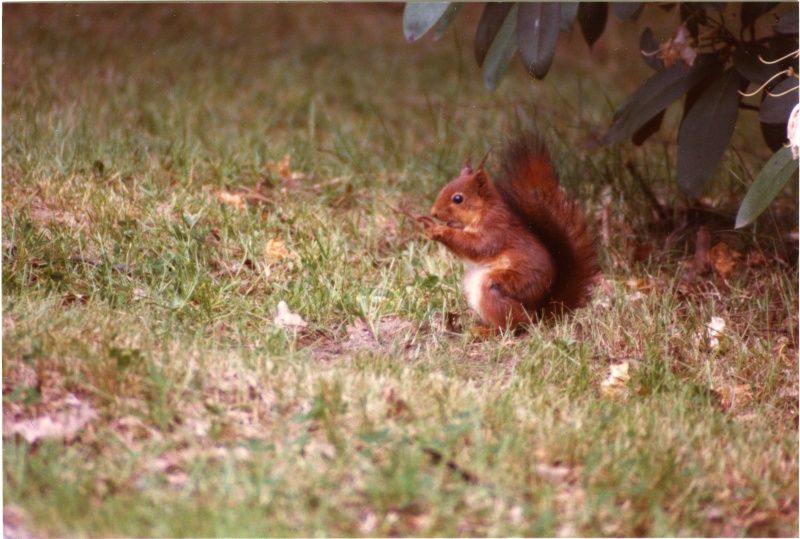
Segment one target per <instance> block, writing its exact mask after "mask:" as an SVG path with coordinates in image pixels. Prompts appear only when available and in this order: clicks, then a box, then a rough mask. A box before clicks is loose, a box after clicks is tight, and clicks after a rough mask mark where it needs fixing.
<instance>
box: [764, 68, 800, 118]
mask: <svg viewBox="0 0 800 539" xmlns="http://www.w3.org/2000/svg"><path fill="white" fill-rule="evenodd" d="M797 84H798V81H797V79H796V78H794V77H789V78H787V79H785V80H784V81H783V82H781V83H780V84H778V85H777V86H775V88H773V89H772V91H770V93H769V94H768V95H767V96H766V97H765V98H764V101H763V102H762V103H761V110H760V111H759V112H758V119H759V120H760V121H762V122H764V123H768V124H780V123H786V121H787V120H788V119H789V113H790V112H792V109H793V108H794V106H795V105H797V102H798V93H797ZM781 94H783V95H781Z"/></svg>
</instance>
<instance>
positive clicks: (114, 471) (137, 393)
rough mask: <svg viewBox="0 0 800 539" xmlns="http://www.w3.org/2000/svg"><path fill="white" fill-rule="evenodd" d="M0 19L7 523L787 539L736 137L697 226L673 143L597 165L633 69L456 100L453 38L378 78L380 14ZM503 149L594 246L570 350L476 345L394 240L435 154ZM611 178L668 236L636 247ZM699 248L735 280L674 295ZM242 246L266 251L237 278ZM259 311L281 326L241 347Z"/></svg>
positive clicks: (186, 530)
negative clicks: (545, 171)
mask: <svg viewBox="0 0 800 539" xmlns="http://www.w3.org/2000/svg"><path fill="white" fill-rule="evenodd" d="M342 10H344V14H342ZM470 13H471V12H470V11H469V10H468V11H467V15H469V14H470ZM3 15H4V17H3V20H4V28H3V30H4V31H3V40H4V43H3V45H4V47H3V51H4V52H3V141H2V144H3V162H2V178H3V179H2V188H3V192H2V250H3V262H2V264H3V343H2V346H3V348H2V351H3V363H2V365H3V401H4V402H3V423H4V438H3V486H4V488H3V501H4V505H5V508H6V509H5V517H6V518H5V521H6V526H18V527H20V528H21V529H23V530H27V531H29V532H30V533H33V534H36V535H38V536H65V535H69V536H312V535H326V536H362V535H366V536H387V535H403V536H408V535H413V536H461V535H491V536H520V535H525V536H531V535H534V536H554V535H618V536H630V535H651V536H665V535H681V536H696V535H700V536H720V535H779V536H790V535H795V534H796V533H797V525H798V519H797V515H798V494H797V492H798V481H797V477H798V449H797V448H798V436H797V434H798V433H797V417H798V416H797V406H798V381H797V368H798V363H797V323H798V315H797V312H798V307H797V305H798V301H797V288H798V279H797V266H796V245H794V246H791V245H789V247H788V248H787V247H786V244H784V243H782V241H781V239H780V237H779V236H776V235H775V234H773V233H771V232H770V230H771V226H770V225H771V224H774V223H777V224H778V228H780V226H783V225H782V223H783V219H784V218H785V214H788V215H789V217H791V216H793V215H796V206H794V205H791V204H789V205H787V204H785V203H784V202H782V201H779V202H778V204H776V209H775V211H774V212H773V213H772V216H771V217H770V216H767V217H765V218H764V219H763V220H762V222H760V223H759V225H758V227H756V228H755V229H748V230H746V231H744V232H734V231H732V230H730V226H731V223H732V222H733V218H732V216H733V215H734V213H735V209H736V203H737V201H738V200H740V199H741V196H742V194H743V193H744V191H745V189H746V187H747V185H748V184H749V181H745V180H747V179H748V178H752V175H753V173H754V172H755V171H757V170H758V168H759V166H760V164H759V163H761V162H763V159H764V157H766V156H767V155H768V151H766V150H765V149H763V148H760V149H759V148H755V149H754V148H752V145H749V143H747V140H749V139H748V134H747V133H737V137H738V139H737V138H735V140H734V143H735V144H739V145H745V146H748V150H747V151H742V152H731V155H730V157H729V158H727V160H726V162H725V166H724V167H723V169H722V170H721V171H720V173H719V175H718V178H717V179H716V182H715V184H714V189H713V191H712V192H710V193H709V195H708V197H707V198H706V199H705V201H704V205H701V206H699V209H698V207H694V208H687V207H686V205H685V204H684V202H683V201H682V199H681V198H680V195H679V194H678V193H677V190H676V186H675V180H674V171H673V170H672V168H671V164H670V163H673V162H674V150H675V148H674V145H672V144H670V142H669V141H670V140H673V139H674V133H672V134H669V133H666V132H665V133H664V134H663V135H661V138H660V139H659V140H658V141H656V142H654V143H652V144H648V145H645V146H644V147H642V148H633V147H632V146H630V145H628V144H626V145H622V146H619V147H614V148H602V147H599V146H597V144H596V141H597V140H598V137H599V135H600V134H602V132H603V130H604V129H605V128H606V127H607V125H608V123H609V119H610V117H611V114H612V113H613V109H614V105H615V104H617V103H619V102H620V101H621V99H623V98H624V96H625V95H626V92H629V91H630V90H631V89H632V87H631V86H630V84H629V83H626V85H622V84H618V83H617V82H616V81H620V80H634V81H635V80H642V79H643V78H644V77H645V76H646V75H647V70H646V68H645V67H644V66H643V64H642V65H641V66H640V65H639V63H638V60H637V61H636V62H631V61H630V59H629V58H628V57H627V56H626V53H623V52H619V51H616V52H615V51H614V49H613V47H611V46H609V47H608V49H607V50H606V52H605V53H603V52H602V51H601V52H598V53H596V54H597V55H598V56H599V57H600V58H598V59H597V61H598V62H599V65H600V67H601V68H600V69H596V70H590V67H591V63H590V62H586V61H585V60H580V61H579V62H572V63H570V62H569V61H568V60H569V57H568V56H567V55H566V54H564V55H563V56H560V57H559V58H557V62H556V66H555V67H554V69H553V71H552V73H551V74H550V75H548V78H547V80H546V81H545V82H543V83H533V82H531V81H530V80H529V79H528V78H527V77H526V76H525V75H524V74H523V73H520V72H519V71H520V70H518V69H513V70H512V72H510V73H509V74H508V76H507V80H505V81H504V82H503V83H502V84H501V86H500V88H499V89H498V90H497V91H496V92H495V94H493V95H491V96H488V95H486V93H485V91H484V90H483V88H482V86H481V82H480V77H479V74H478V71H477V68H476V66H475V65H474V60H473V59H472V57H471V39H472V32H473V28H474V24H475V18H474V16H473V18H472V19H469V17H464V18H463V19H464V20H462V21H461V22H460V23H459V24H457V25H456V27H455V29H454V30H451V31H450V32H449V33H448V34H447V35H446V37H445V38H443V40H442V41H441V42H439V43H435V44H434V43H429V42H427V41H426V42H425V43H421V44H420V43H418V44H414V45H407V44H405V43H404V41H403V38H402V32H401V23H400V16H399V12H398V11H397V10H396V8H394V7H391V6H350V7H342V6H335V7H326V6H289V5H262V6H237V5H225V6H208V5H203V6H178V5H175V6H150V5H147V6H145V5H141V6H116V5H110V6H80V5H79V6H67V5H63V6H41V7H40V6H30V5H8V6H5V7H4V13H3ZM473 15H474V14H473ZM345 23H346V24H345ZM626 31H627V30H626ZM629 33H630V34H631V35H633V36H635V34H636V32H635V31H631V32H629ZM604 39H605V38H604ZM609 39H611V38H609ZM620 39H621V38H620ZM567 45H568V48H567V49H566V50H567V51H571V54H573V55H574V57H576V58H577V57H580V56H585V55H586V49H585V45H583V44H581V43H579V42H578V41H577V40H576V39H575V36H573V40H572V42H571V43H568V44H567ZM559 54H562V53H559ZM559 60H560V61H559ZM598 81H599V82H598ZM598 85H599V89H598ZM673 120H674V119H673ZM673 123H674V122H673ZM531 126H535V127H536V128H537V129H538V130H539V131H541V132H542V133H543V134H544V135H545V136H547V138H548V139H549V140H550V141H551V150H552V153H553V155H554V157H555V160H556V163H557V167H558V169H559V171H560V172H561V174H562V176H563V182H564V184H565V185H566V187H567V188H568V189H569V190H570V192H572V193H574V194H575V195H576V196H577V197H579V198H580V199H581V200H582V202H583V204H584V207H585V208H586V210H587V215H588V216H589V219H590V221H591V223H592V226H593V228H594V229H596V230H598V232H599V233H600V236H601V241H600V249H599V250H600V259H601V264H602V266H603V270H604V274H605V283H604V284H603V285H602V286H600V287H598V289H597V291H596V294H595V298H594V300H593V303H592V305H591V306H590V307H588V308H586V309H583V310H582V311H580V312H579V313H577V314H576V316H575V317H574V318H572V319H571V320H569V321H565V322H561V323H559V324H556V325H551V326H538V327H534V328H532V329H531V331H530V332H529V333H528V334H526V335H524V336H521V337H512V336H510V335H503V336H500V337H499V338H497V339H492V340H488V341H481V340H475V339H473V338H472V337H471V334H470V332H469V329H470V328H471V327H472V326H474V324H475V319H474V316H473V315H472V314H470V313H469V311H468V308H467V306H466V302H465V301H464V299H463V297H462V294H461V291H460V275H461V268H460V265H459V264H458V263H457V262H455V261H454V260H453V259H452V257H451V256H450V255H449V254H447V253H445V252H444V251H442V250H441V249H440V247H439V246H438V245H435V244H432V243H431V242H429V241H427V240H426V239H425V238H424V235H423V234H422V233H421V231H420V229H419V228H417V227H416V226H415V224H414V223H411V222H410V221H409V220H407V219H406V218H405V217H404V216H403V215H402V214H401V213H399V212H397V211H395V210H396V209H397V208H399V207H404V208H407V209H409V210H410V211H412V212H414V213H423V212H426V211H427V209H428V208H429V206H430V204H431V203H432V201H433V199H434V198H435V196H436V193H437V192H438V190H439V188H440V187H441V186H442V185H443V184H444V182H445V181H446V180H447V179H448V178H449V177H451V176H453V175H454V174H455V173H456V172H457V171H458V169H459V168H460V164H461V161H462V160H463V158H464V156H465V155H468V154H471V155H472V156H473V158H474V159H476V160H477V159H480V157H482V156H483V154H484V153H485V151H486V150H488V149H489V148H490V147H496V145H497V142H498V141H499V140H501V139H502V137H503V136H505V135H508V134H512V133H513V132H514V131H515V130H517V129H520V128H525V127H531ZM750 134H752V133H750ZM750 138H752V137H750ZM286 154H289V155H290V157H291V161H290V167H291V171H293V172H295V176H294V177H293V178H292V177H287V176H286V174H285V172H286V171H280V170H279V168H280V167H279V165H278V162H279V161H281V159H283V157H284V156H285V155H286ZM627 160H632V161H633V162H634V163H635V165H636V168H637V170H638V171H639V172H640V173H641V174H642V176H643V177H644V178H645V180H646V181H647V182H649V183H650V184H651V185H652V188H653V189H654V191H655V192H656V193H657V195H658V196H659V197H661V198H662V199H663V200H665V201H666V204H667V207H669V208H675V211H674V212H673V213H670V215H669V217H670V219H672V227H671V228H672V229H673V230H674V232H673V234H672V235H671V236H670V237H669V238H668V237H667V236H666V234H665V229H669V228H670V225H669V223H665V222H664V220H659V219H656V218H655V217H654V214H653V211H652V208H651V207H650V206H649V205H648V202H647V201H646V200H645V199H644V197H643V196H642V194H641V191H640V188H639V187H638V184H637V183H636V181H635V179H634V178H632V177H631V175H630V173H629V172H627V171H626V166H625V163H626V161H627ZM490 163H491V167H494V168H496V166H497V163H494V162H492V161H491V160H490ZM281 172H283V175H282V174H281ZM741 178H744V179H745V180H742V179H741ZM220 192H225V193H229V194H232V195H244V196H250V199H249V200H250V201H251V202H252V203H251V204H249V205H248V206H247V207H246V208H245V209H244V211H241V210H240V209H238V208H237V207H235V205H229V204H223V203H220V198H219V193H220ZM254 194H256V195H257V196H254ZM787 206H788V209H786V208H787ZM716 214H719V215H723V216H724V218H723V219H716V218H715V215H716ZM726 219H727V220H726ZM770 219H772V221H770ZM786 220H787V221H788V222H796V218H794V220H792V219H791V218H788V219H786ZM720 223H723V224H720ZM725 223H726V224H725ZM701 224H704V225H706V226H707V227H708V228H709V229H710V230H711V232H712V238H713V242H714V244H716V243H718V242H724V243H726V244H727V245H728V246H730V247H731V248H733V249H735V250H737V251H738V252H740V253H742V258H741V259H740V260H739V266H738V268H737V269H736V270H734V271H733V272H732V273H730V274H729V275H727V276H725V277H723V276H721V275H720V274H719V273H718V272H715V271H711V272H710V273H706V274H703V275H701V276H699V277H698V278H697V279H694V280H692V279H690V278H689V276H688V275H689V273H688V268H689V267H690V266H691V264H692V260H693V257H694V238H695V233H696V231H697V228H698V227H699V226H700V225H701ZM276 239H277V240H280V241H281V242H283V244H284V245H285V247H286V248H287V250H288V252H290V253H295V254H294V255H292V256H290V257H287V258H281V259H276V258H275V257H270V256H269V255H268V253H267V249H266V246H267V244H268V242H270V241H271V240H276ZM795 243H796V241H795ZM637 246H638V247H639V248H638V249H637ZM647 246H649V247H651V248H652V251H651V252H650V253H649V254H646V256H639V255H637V254H636V253H641V252H645V253H646V251H643V249H642V248H643V247H647ZM758 257H761V258H758ZM787 260H788V262H787ZM281 300H283V301H286V303H287V304H288V305H289V307H290V309H291V310H292V312H295V313H298V314H300V315H301V316H302V317H303V318H304V319H305V320H306V321H307V322H308V327H307V328H305V329H303V330H301V331H299V332H295V331H292V330H286V329H283V328H280V327H277V326H275V325H274V324H273V322H272V320H273V317H274V316H275V310H276V307H277V304H278V302H279V301H281ZM712 316H718V317H721V318H723V319H724V320H725V321H726V324H727V325H726V329H725V334H724V337H723V338H722V339H721V342H720V345H719V346H718V347H712V346H710V345H709V344H708V343H707V342H706V340H705V338H704V337H703V336H704V334H705V326H706V324H707V323H708V322H709V320H710V318H711V317H712ZM448 318H449V319H451V320H453V321H455V325H456V326H461V327H462V329H461V331H452V329H453V327H452V325H451V324H450V325H449V324H448V323H446V321H447V320H448ZM456 329H458V328H457V327H456ZM622 361H629V362H630V365H631V371H630V380H628V381H627V385H626V388H625V389H626V390H627V391H625V392H623V395H621V396H619V397H613V396H609V395H607V393H606V392H605V391H604V390H603V382H604V380H606V378H607V377H608V373H609V366H610V365H611V364H617V363H620V362H622ZM75 399H78V400H80V401H81V402H84V403H88V404H90V405H91V406H92V408H93V409H94V410H95V411H96V412H97V414H98V417H97V418H96V419H94V420H93V421H91V422H90V423H89V424H88V425H86V426H85V427H84V428H83V429H81V430H80V431H79V432H78V434H77V436H76V437H75V439H74V440H71V441H68V442H65V441H62V440H58V439H45V440H40V441H37V442H36V443H35V444H33V445H31V444H28V443H27V442H25V441H24V440H23V439H22V437H21V436H18V435H17V436H14V435H7V429H8V428H9V427H10V426H12V425H15V424H18V423H20V422H21V421H23V420H25V419H31V418H36V417H41V416H46V415H55V414H57V413H58V412H61V411H63V410H65V409H68V408H69V407H70V403H74V402H75Z"/></svg>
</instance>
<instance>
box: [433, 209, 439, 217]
mask: <svg viewBox="0 0 800 539" xmlns="http://www.w3.org/2000/svg"><path fill="white" fill-rule="evenodd" d="M431 217H433V218H434V219H438V218H439V214H438V213H436V208H431Z"/></svg>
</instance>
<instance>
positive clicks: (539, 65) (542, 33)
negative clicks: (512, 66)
mask: <svg viewBox="0 0 800 539" xmlns="http://www.w3.org/2000/svg"><path fill="white" fill-rule="evenodd" d="M560 18H561V9H560V7H559V4H558V3H557V2H523V3H521V4H520V5H519V12H518V13H517V44H518V45H519V53H520V57H521V58H522V63H523V64H524V65H525V68H526V69H527V70H528V73H530V74H531V75H533V76H534V77H535V78H537V79H543V78H544V76H545V75H546V74H547V71H548V70H549V69H550V64H551V63H552V62H553V53H554V52H555V50H556V43H557V42H558V25H559V21H560Z"/></svg>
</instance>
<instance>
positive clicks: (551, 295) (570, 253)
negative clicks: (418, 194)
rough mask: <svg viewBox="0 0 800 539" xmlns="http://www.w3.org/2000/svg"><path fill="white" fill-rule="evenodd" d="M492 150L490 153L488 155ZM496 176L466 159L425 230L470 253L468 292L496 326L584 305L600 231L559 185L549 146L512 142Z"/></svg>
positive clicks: (465, 256) (531, 140)
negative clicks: (594, 231)
mask: <svg viewBox="0 0 800 539" xmlns="http://www.w3.org/2000/svg"><path fill="white" fill-rule="evenodd" d="M485 160H486V158H484V161H485ZM502 166H503V175H502V179H501V180H499V181H492V180H490V179H489V176H488V175H487V174H486V171H484V169H483V161H482V162H481V164H480V165H479V166H478V169H477V171H473V170H472V168H471V167H470V166H469V164H465V165H464V168H463V169H462V170H461V175H460V176H458V177H457V178H455V179H454V180H452V181H451V182H450V183H448V184H447V185H445V186H444V188H443V189H442V191H441V192H440V193H439V196H438V197H437V198H436V202H435V203H434V205H433V208H431V212H430V215H431V217H433V218H435V219H437V220H439V221H442V222H444V223H445V224H444V225H437V224H436V223H435V222H434V221H433V219H431V218H430V217H427V216H425V217H420V218H419V220H420V222H422V223H423V224H424V225H425V234H426V235H427V236H428V237H429V238H430V239H432V240H435V241H438V242H440V243H442V244H443V245H444V246H445V247H447V248H448V249H449V250H450V251H451V252H452V253H453V254H455V255H456V256H458V257H459V258H461V259H462V260H463V261H464V264H465V271H464V293H465V295H466V297H467V301H468V302H469V305H470V307H471V308H472V309H473V310H474V311H475V312H476V313H477V314H478V316H479V317H480V318H481V320H482V321H483V322H484V324H487V325H489V326H492V327H494V328H497V329H505V328H518V327H519V326H521V325H524V324H528V323H530V322H535V321H539V320H543V319H546V318H549V317H552V316H558V315H562V314H564V313H567V312H569V311H572V310H573V309H576V308H578V307H582V306H584V305H585V304H586V303H587V302H588V299H589V296H590V294H591V288H592V285H593V282H594V280H595V278H596V275H597V273H598V266H597V259H596V254H595V246H594V238H593V236H592V235H591V233H590V232H589V230H588V228H587V225H586V220H585V219H584V216H583V213H582V212H581V208H580V206H579V205H578V204H577V202H575V201H574V200H572V199H571V198H569V196H568V195H567V194H566V193H565V192H564V191H563V189H561V188H560V187H559V186H558V178H557V176H556V174H555V172H554V171H553V167H552V164H551V161H550V154H549V152H548V150H547V148H546V146H545V144H544V142H543V141H542V140H541V139H540V138H538V137H537V136H535V135H532V134H523V135H522V136H520V137H519V138H518V139H516V140H514V141H512V142H511V143H509V144H508V145H507V146H506V148H505V151H504V154H503V158H502Z"/></svg>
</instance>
